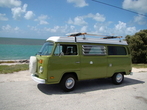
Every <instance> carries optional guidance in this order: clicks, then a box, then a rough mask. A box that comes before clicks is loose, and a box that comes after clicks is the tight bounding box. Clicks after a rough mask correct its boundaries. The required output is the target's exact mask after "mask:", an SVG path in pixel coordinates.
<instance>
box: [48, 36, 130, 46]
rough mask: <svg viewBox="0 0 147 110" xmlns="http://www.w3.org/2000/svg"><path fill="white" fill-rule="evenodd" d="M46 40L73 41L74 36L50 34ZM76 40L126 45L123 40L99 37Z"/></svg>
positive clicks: (78, 39) (78, 40)
mask: <svg viewBox="0 0 147 110" xmlns="http://www.w3.org/2000/svg"><path fill="white" fill-rule="evenodd" d="M46 41H53V42H75V37H61V36H52V37H49V38H48V39H47V40H46ZM77 42H80V43H99V44H117V45H128V44H127V42H126V41H123V40H121V41H120V40H116V39H115V40H114V39H113V40H112V39H99V38H86V39H83V38H81V37H77Z"/></svg>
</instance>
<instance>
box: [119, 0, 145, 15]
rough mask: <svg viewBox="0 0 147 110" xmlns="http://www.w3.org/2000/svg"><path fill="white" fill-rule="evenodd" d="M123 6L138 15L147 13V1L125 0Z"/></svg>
mask: <svg viewBox="0 0 147 110" xmlns="http://www.w3.org/2000/svg"><path fill="white" fill-rule="evenodd" d="M122 6H123V8H124V9H128V10H133V11H135V12H138V13H143V14H144V13H147V0H124V1H123V4H122Z"/></svg>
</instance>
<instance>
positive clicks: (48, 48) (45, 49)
mask: <svg viewBox="0 0 147 110" xmlns="http://www.w3.org/2000/svg"><path fill="white" fill-rule="evenodd" d="M53 46H54V44H53V42H46V43H44V44H43V46H42V48H41V49H40V51H39V52H38V54H37V55H50V54H51V52H52V49H53Z"/></svg>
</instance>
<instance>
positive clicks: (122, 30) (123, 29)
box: [114, 21, 137, 35]
mask: <svg viewBox="0 0 147 110" xmlns="http://www.w3.org/2000/svg"><path fill="white" fill-rule="evenodd" d="M114 32H115V33H116V34H119V35H132V34H134V33H136V32H137V29H136V27H127V25H126V23H124V22H121V21H119V23H118V24H117V25H115V28H114Z"/></svg>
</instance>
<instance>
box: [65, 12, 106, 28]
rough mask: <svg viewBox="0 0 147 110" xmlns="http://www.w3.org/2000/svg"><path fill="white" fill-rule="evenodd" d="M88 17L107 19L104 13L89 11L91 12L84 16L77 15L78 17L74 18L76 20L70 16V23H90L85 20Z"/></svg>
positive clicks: (101, 20)
mask: <svg viewBox="0 0 147 110" xmlns="http://www.w3.org/2000/svg"><path fill="white" fill-rule="evenodd" d="M87 18H91V19H93V20H95V21H98V22H104V21H105V19H106V18H105V17H104V15H101V14H99V13H96V14H92V13H89V14H87V15H84V16H77V17H75V18H74V20H72V19H71V18H70V19H69V20H68V24H73V25H79V26H82V25H87V24H88V23H87V22H86V21H85V19H87Z"/></svg>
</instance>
